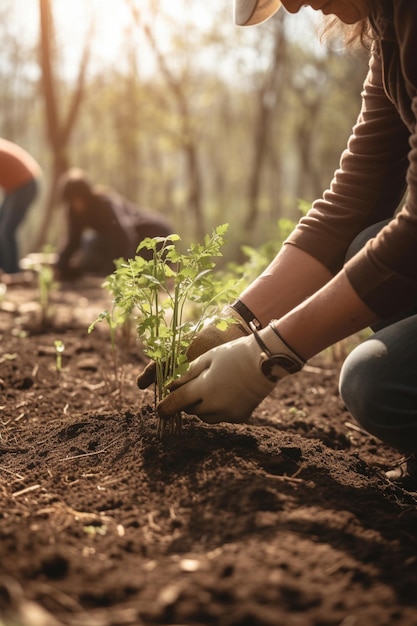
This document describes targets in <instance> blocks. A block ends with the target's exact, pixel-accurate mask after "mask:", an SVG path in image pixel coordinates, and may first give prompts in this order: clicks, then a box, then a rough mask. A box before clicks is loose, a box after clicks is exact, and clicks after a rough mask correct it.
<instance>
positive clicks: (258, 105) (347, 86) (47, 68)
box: [0, 0, 366, 260]
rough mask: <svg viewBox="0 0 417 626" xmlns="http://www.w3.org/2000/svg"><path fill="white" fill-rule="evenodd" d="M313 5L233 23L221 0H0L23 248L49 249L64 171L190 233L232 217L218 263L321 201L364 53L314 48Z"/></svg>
mask: <svg viewBox="0 0 417 626" xmlns="http://www.w3.org/2000/svg"><path fill="white" fill-rule="evenodd" d="M320 26H322V22H321V21H320V20H317V15H316V14H315V13H314V12H313V11H310V10H309V9H307V8H304V9H303V10H302V11H300V13H299V14H297V15H290V14H288V13H287V12H286V11H285V10H281V11H279V12H278V14H277V15H276V16H275V17H274V19H272V20H269V21H268V22H266V23H264V24H262V25H260V26H258V27H252V28H239V27H236V26H235V25H234V21H233V6H232V0H226V1H225V0H210V2H209V3H208V2H206V0H174V2H173V1H172V0H0V33H1V35H0V36H1V41H2V52H1V54H0V81H1V85H2V89H1V92H0V102H1V104H0V135H1V136H2V137H4V138H6V139H9V140H11V141H14V142H16V143H18V144H20V145H21V146H22V147H24V148H25V149H27V150H28V151H29V152H31V153H32V154H33V156H34V157H35V158H36V159H37V160H38V162H39V163H40V164H41V166H42V168H43V172H44V176H43V181H42V190H41V194H40V196H39V198H38V200H37V202H36V205H35V206H34V207H33V209H32V210H31V212H30V214H29V216H28V218H27V220H26V222H25V224H24V225H23V226H22V228H21V230H20V232H19V241H20V246H21V253H22V254H27V253H28V252H33V251H40V250H42V249H45V246H46V245H48V246H49V247H50V249H55V247H56V246H57V244H58V242H59V239H60V237H61V235H62V233H61V231H62V228H61V224H62V210H61V207H60V205H59V202H58V199H57V194H56V189H57V181H58V179H59V176H60V175H61V174H62V173H63V172H64V171H65V170H66V169H67V168H69V167H81V168H82V169H84V170H85V171H86V172H87V174H88V175H89V176H90V178H91V180H92V181H93V182H95V183H100V184H104V185H106V186H109V187H112V188H114V189H115V190H117V191H118V192H119V193H121V194H123V195H125V196H126V197H128V198H130V199H131V200H133V201H134V202H136V203H137V204H138V206H140V207H142V208H143V209H146V210H148V209H151V210H155V211H158V212H160V213H162V214H165V215H167V216H168V217H169V219H170V220H171V223H172V224H173V226H174V230H175V232H177V233H178V234H179V235H180V236H181V238H182V239H183V240H184V241H185V242H188V241H190V240H198V239H200V238H202V237H203V235H204V234H205V233H207V232H209V230H211V228H212V227H213V226H215V225H217V224H220V223H224V222H228V223H229V224H230V229H229V233H228V241H229V243H228V246H227V248H226V249H225V251H224V252H225V258H226V260H232V259H234V260H235V259H236V258H237V257H238V256H239V254H240V250H241V246H242V245H243V244H245V245H250V246H257V245H259V244H261V243H263V242H265V241H268V240H271V239H273V238H274V237H278V236H279V233H278V230H279V228H278V223H279V220H281V219H283V218H285V219H286V220H291V221H292V222H295V221H296V220H298V218H299V216H300V214H301V207H303V208H305V207H306V206H308V205H309V203H310V202H312V201H313V200H314V199H315V198H317V197H319V196H321V194H322V192H323V190H324V189H326V188H327V187H328V185H329V183H330V180H331V177H332V175H333V172H334V170H335V169H336V168H337V167H338V163H339V159H340V154H341V152H342V150H343V148H344V147H345V145H346V140H347V138H348V136H349V134H350V132H351V129H352V126H353V124H354V123H355V120H356V116H357V114H358V111H359V101H360V91H361V89H362V83H363V79H364V76H365V73H366V54H365V53H364V52H361V51H355V52H353V51H350V52H349V53H348V54H346V51H345V50H344V48H343V45H342V43H341V42H340V41H338V40H337V39H333V40H331V41H327V42H326V43H321V42H320V38H319V34H318V32H317V30H318V27H320Z"/></svg>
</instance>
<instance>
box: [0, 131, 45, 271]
mask: <svg viewBox="0 0 417 626" xmlns="http://www.w3.org/2000/svg"><path fill="white" fill-rule="evenodd" d="M41 175H42V171H41V167H40V165H39V164H38V163H37V162H36V160H35V159H34V158H33V156H32V155H31V154H29V153H28V152H27V151H26V150H24V149H23V148H22V147H20V146H18V145H16V144H15V143H13V142H12V141H7V140H6V139H2V138H0V187H1V188H2V189H3V192H4V194H3V200H2V203H1V205H0V272H1V273H4V274H5V275H7V276H9V275H10V276H11V275H13V274H18V273H20V271H21V270H20V265H19V261H20V259H19V249H18V242H17V236H16V235H17V231H18V228H19V226H20V225H21V223H22V222H23V220H24V219H25V217H26V215H27V212H28V210H29V208H30V206H31V205H32V204H33V203H34V201H35V199H36V196H37V194H38V191H39V182H40V178H41ZM3 280H4V278H3Z"/></svg>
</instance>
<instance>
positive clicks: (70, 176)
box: [58, 168, 94, 202]
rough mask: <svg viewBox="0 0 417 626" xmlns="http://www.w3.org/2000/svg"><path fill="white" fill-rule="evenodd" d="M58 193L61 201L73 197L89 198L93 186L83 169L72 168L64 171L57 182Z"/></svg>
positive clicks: (67, 200) (92, 191)
mask: <svg viewBox="0 0 417 626" xmlns="http://www.w3.org/2000/svg"><path fill="white" fill-rule="evenodd" d="M58 194H59V197H60V199H61V201H63V202H71V200H72V199H73V198H82V199H83V200H90V199H91V197H92V196H93V195H94V190H93V186H92V184H91V183H90V181H89V179H88V177H87V176H86V174H85V172H83V170H80V169H78V168H72V169H70V170H68V171H67V172H65V173H64V174H63V175H62V176H61V178H60V180H59V183H58Z"/></svg>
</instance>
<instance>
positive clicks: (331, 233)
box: [286, 0, 417, 319]
mask: <svg viewBox="0 0 417 626" xmlns="http://www.w3.org/2000/svg"><path fill="white" fill-rule="evenodd" d="M372 24H373V27H374V31H375V35H376V40H375V42H374V45H373V48H372V52H371V58H370V63H369V72H368V75H367V77H366V80H365V82H364V87H363V92H362V107H361V111H360V114H359V117H358V120H357V123H356V125H355V126H354V128H353V132H352V135H351V137H350V139H349V142H348V146H347V149H346V150H345V151H344V152H343V154H342V157H341V161H340V168H339V169H338V170H337V171H336V172H335V175H334V178H333V180H332V182H331V185H330V189H328V190H327V191H325V193H324V194H323V197H322V198H321V199H320V200H317V201H316V202H314V204H313V206H312V208H311V210H310V211H309V212H308V214H307V215H306V216H305V217H304V218H303V219H301V221H300V223H299V224H298V226H297V228H296V229H295V231H294V232H293V233H292V235H291V236H290V237H289V238H288V239H287V241H286V243H287V244H292V245H295V246H298V247H299V248H301V249H303V250H305V251H306V252H308V253H309V254H311V255H312V256H313V257H315V258H317V259H318V260H319V261H321V262H322V263H323V264H324V265H325V266H326V267H327V268H328V269H329V270H330V271H331V272H333V273H337V272H338V271H339V270H340V269H341V268H342V267H343V264H344V259H345V254H346V251H347V248H348V247H349V244H350V243H351V242H352V240H353V239H354V238H355V236H356V235H357V234H358V233H359V232H360V231H362V230H363V229H364V228H366V227H367V226H369V225H371V224H374V223H377V222H379V221H381V220H384V219H388V218H392V220H391V221H390V223H389V225H388V226H387V227H386V228H384V229H383V230H382V231H381V232H380V234H379V235H378V236H377V237H375V238H374V239H373V240H371V241H370V242H369V243H368V244H367V245H366V246H365V248H364V249H362V250H361V251H360V252H359V253H358V254H357V255H356V256H355V257H353V259H351V260H350V261H349V262H348V263H347V264H346V265H345V269H346V272H347V274H348V277H349V280H350V282H351V284H352V286H353V287H354V289H355V291H356V292H357V293H358V295H359V296H360V298H361V299H362V300H363V301H364V302H365V303H366V304H367V305H368V306H369V308H370V309H371V310H373V311H374V312H375V313H376V314H377V315H378V316H379V317H380V318H381V319H384V318H389V317H391V316H392V315H395V314H397V313H400V312H401V311H402V310H404V309H406V308H407V307H409V306H410V305H414V304H416V303H417V124H416V120H417V1H416V0H380V2H379V3H378V9H377V10H376V11H375V14H374V15H373V16H372ZM406 190H407V194H406V201H405V204H402V205H401V201H402V199H403V197H404V193H405V192H406ZM399 205H401V206H399ZM397 209H398V210H397Z"/></svg>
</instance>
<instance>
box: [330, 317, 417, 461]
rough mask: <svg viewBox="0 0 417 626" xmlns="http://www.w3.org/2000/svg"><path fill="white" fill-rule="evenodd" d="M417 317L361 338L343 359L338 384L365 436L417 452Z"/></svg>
mask: <svg viewBox="0 0 417 626" xmlns="http://www.w3.org/2000/svg"><path fill="white" fill-rule="evenodd" d="M416 331H417V316H413V317H411V318H408V319H406V320H402V321H400V322H398V323H396V324H392V325H391V326H389V327H387V328H385V329H383V330H381V331H379V332H378V333H376V334H375V335H374V336H373V337H371V338H369V339H367V340H365V341H364V342H363V343H362V344H360V345H359V346H358V347H357V348H355V349H354V350H353V351H352V352H351V354H350V355H349V356H348V357H347V359H346V361H345V362H344V364H343V366H342V370H341V373H340V381H339V390H340V395H341V397H342V399H343V401H344V403H345V404H346V407H347V408H348V410H349V412H350V413H351V414H352V416H353V417H354V418H355V419H356V420H357V422H358V423H359V424H360V425H361V426H362V427H363V428H364V429H365V430H367V431H368V432H369V433H371V434H373V435H375V436H376V437H378V438H379V439H381V440H382V441H385V442H386V443H388V444H390V445H392V446H394V447H397V448H400V449H402V450H412V451H417V384H416V382H417V333H416Z"/></svg>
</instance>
